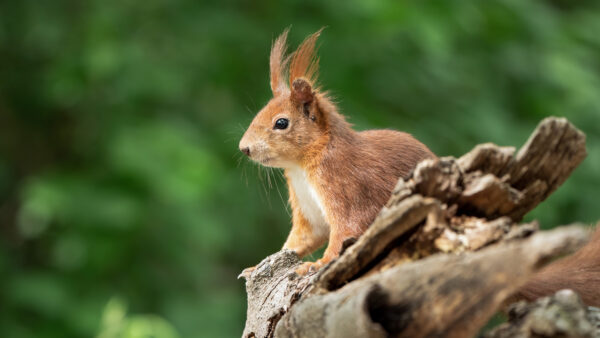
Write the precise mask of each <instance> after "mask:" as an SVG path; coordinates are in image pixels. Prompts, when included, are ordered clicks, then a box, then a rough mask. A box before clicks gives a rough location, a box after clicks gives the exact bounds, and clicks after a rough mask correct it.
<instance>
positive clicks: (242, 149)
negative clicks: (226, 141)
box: [240, 147, 250, 156]
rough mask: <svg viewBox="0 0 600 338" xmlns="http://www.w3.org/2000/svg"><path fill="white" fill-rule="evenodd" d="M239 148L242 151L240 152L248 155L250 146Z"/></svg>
mask: <svg viewBox="0 0 600 338" xmlns="http://www.w3.org/2000/svg"><path fill="white" fill-rule="evenodd" d="M240 150H241V151H242V153H244V154H246V156H250V148H249V147H245V148H240Z"/></svg>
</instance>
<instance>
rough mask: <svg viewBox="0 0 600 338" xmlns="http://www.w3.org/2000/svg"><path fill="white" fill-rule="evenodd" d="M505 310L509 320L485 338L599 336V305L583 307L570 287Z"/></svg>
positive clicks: (586, 337)
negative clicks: (596, 306)
mask: <svg viewBox="0 0 600 338" xmlns="http://www.w3.org/2000/svg"><path fill="white" fill-rule="evenodd" d="M507 312H508V317H509V318H508V322H507V323H504V324H502V325H500V326H498V327H497V328H494V329H493V330H491V331H489V332H486V333H485V335H484V337H485V338H515V337H517V338H536V337H573V338H594V337H599V336H600V309H598V308H592V307H586V306H585V305H584V304H583V303H582V302H581V299H580V298H579V297H578V296H577V294H576V293H575V292H573V291H571V290H561V291H559V292H557V293H556V294H554V295H553V296H551V297H544V298H541V299H538V300H536V301H535V302H532V303H527V302H525V301H520V302H517V303H514V304H512V305H510V307H509V308H508V311H507Z"/></svg>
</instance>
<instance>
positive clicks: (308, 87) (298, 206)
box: [239, 30, 600, 306]
mask: <svg viewBox="0 0 600 338" xmlns="http://www.w3.org/2000/svg"><path fill="white" fill-rule="evenodd" d="M320 33H321V30H319V31H317V32H316V33H314V34H312V35H310V36H309V37H307V38H306V39H305V40H304V41H303V42H302V44H301V45H300V46H299V47H298V49H297V50H296V51H295V52H294V53H292V54H291V55H289V56H288V55H286V40H287V34H288V30H285V31H284V32H283V33H282V34H281V35H280V36H279V37H278V38H277V39H276V40H275V42H274V43H273V46H272V49H271V55H270V85H271V91H272V92H273V98H272V99H271V100H270V101H269V102H268V103H267V105H266V106H265V107H264V108H263V109H262V110H261V111H260V112H259V113H258V114H257V115H256V117H254V119H253V121H252V123H251V124H250V126H249V127H248V129H247V130H246V132H245V133H244V135H243V137H242V139H241V140H240V143H239V148H240V150H241V151H242V152H243V153H244V154H246V155H247V156H248V157H249V158H250V159H252V160H253V161H255V162H258V163H259V164H261V165H264V166H269V167H276V168H283V169H284V175H285V178H286V181H287V185H288V191H289V203H290V205H291V208H292V229H291V232H290V234H289V235H288V237H287V240H286V241H285V243H284V245H283V249H289V250H293V251H295V252H296V253H297V254H298V255H299V256H300V257H304V256H306V255H308V254H310V253H312V252H314V251H315V250H317V249H318V248H319V247H321V246H322V245H323V244H325V242H328V246H327V249H326V250H325V253H324V255H323V257H322V258H321V259H319V260H317V261H316V262H305V263H303V264H302V265H301V266H300V267H299V268H298V269H297V270H296V272H297V273H298V274H300V275H304V274H306V273H307V272H309V271H311V270H316V269H318V268H320V267H322V266H323V265H325V264H326V263H328V262H330V261H331V260H333V259H334V258H336V257H337V256H338V255H339V253H340V251H341V250H342V249H343V245H344V242H345V241H346V240H347V239H352V238H354V239H356V238H358V237H359V236H360V235H361V234H362V233H363V232H365V230H366V229H367V227H368V226H369V225H370V224H371V223H372V221H373V220H374V219H375V217H376V216H377V214H378V213H379V211H380V209H381V208H382V207H383V206H384V205H385V203H386V202H387V201H388V199H389V198H390V196H391V193H392V190H393V188H394V187H395V185H396V183H397V181H398V179H399V178H406V177H407V176H409V175H410V173H411V172H412V170H413V169H414V168H415V166H416V165H417V164H418V163H419V162H420V161H422V160H424V159H428V158H433V159H435V158H437V157H436V155H435V154H434V153H433V152H431V151H430V150H429V149H428V148H427V147H426V146H425V145H424V144H423V143H421V142H419V141H418V140H416V139H415V138H414V137H412V136H411V135H409V134H407V133H404V132H399V131H394V130H367V131H361V132H358V131H355V130H353V129H352V127H351V125H350V123H348V122H346V119H345V118H344V116H343V115H342V114H340V113H339V112H338V109H337V108H336V106H335V104H334V103H333V102H332V99H331V98H330V97H329V96H328V94H327V92H324V91H322V90H321V89H320V88H319V87H318V86H317V85H316V80H317V70H318V59H317V57H316V55H315V46H316V41H317V38H318V37H319V35H320ZM286 71H287V73H288V74H289V76H288V78H287V79H286V76H285V75H286ZM286 80H288V81H286ZM592 237H593V238H592V240H591V241H590V242H589V243H588V244H587V245H586V246H585V247H583V248H582V249H581V250H579V251H578V252H577V253H575V254H574V255H572V256H568V257H566V258H564V259H562V260H559V261H557V262H555V263H552V264H550V265H549V266H547V267H546V268H545V269H543V270H541V271H540V272H539V273H537V274H535V275H534V276H533V277H532V278H531V279H530V280H529V281H528V282H527V284H526V285H524V286H523V287H522V288H520V289H519V291H518V292H517V294H515V295H514V296H515V297H516V298H517V299H528V300H533V299H536V298H539V297H541V296H546V295H549V294H552V293H554V292H556V291H558V290H560V289H564V288H571V289H574V290H575V291H577V292H578V293H579V294H580V296H581V297H582V299H583V301H584V302H585V303H586V304H588V305H595V306H600V290H599V289H598V285H599V284H600V228H599V230H597V231H596V232H595V234H594V235H593V236H592ZM253 269H254V268H253V267H252V268H248V269H246V270H244V272H242V275H245V274H247V273H249V272H251V271H252V270H253Z"/></svg>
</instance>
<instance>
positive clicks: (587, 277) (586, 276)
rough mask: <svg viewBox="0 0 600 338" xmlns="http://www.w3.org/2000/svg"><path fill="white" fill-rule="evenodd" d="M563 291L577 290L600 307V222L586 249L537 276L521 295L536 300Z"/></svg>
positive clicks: (552, 265)
mask: <svg viewBox="0 0 600 338" xmlns="http://www.w3.org/2000/svg"><path fill="white" fill-rule="evenodd" d="M561 289H572V290H574V291H575V292H577V293H578V294H579V296H580V297H581V299H582V300H583V302H584V303H585V304H586V305H588V306H600V223H599V224H598V225H597V226H596V230H595V231H594V233H593V235H592V238H591V240H590V241H589V242H588V243H587V244H586V245H585V246H584V247H583V248H581V249H580V250H579V251H577V252H575V253H574V254H573V255H570V256H567V257H564V258H562V259H559V260H557V261H556V262H554V263H552V264H550V265H548V266H547V267H545V268H543V269H542V270H541V271H540V272H538V273H536V274H535V275H534V276H533V277H532V278H531V279H530V280H529V281H528V282H527V284H525V286H523V287H522V288H521V289H520V290H519V296H521V298H525V299H527V300H534V299H537V298H539V297H543V296H548V295H551V294H553V293H555V292H557V291H558V290H561Z"/></svg>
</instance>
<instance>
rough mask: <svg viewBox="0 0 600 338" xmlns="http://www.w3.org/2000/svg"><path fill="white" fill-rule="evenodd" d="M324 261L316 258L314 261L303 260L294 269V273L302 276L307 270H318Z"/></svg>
mask: <svg viewBox="0 0 600 338" xmlns="http://www.w3.org/2000/svg"><path fill="white" fill-rule="evenodd" d="M323 265H325V263H324V262H323V261H322V260H320V259H319V260H318V261H316V262H304V263H302V265H300V267H299V268H297V269H296V273H297V274H298V275H300V276H304V275H306V274H308V273H309V272H311V273H312V272H316V271H317V270H319V269H320V268H321V267H322V266H323Z"/></svg>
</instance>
